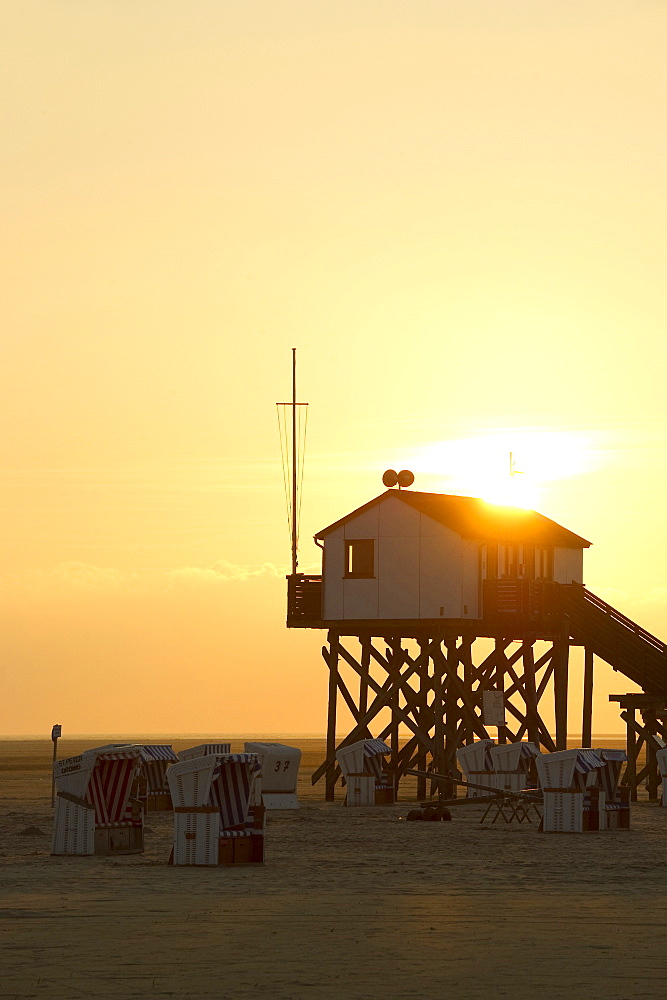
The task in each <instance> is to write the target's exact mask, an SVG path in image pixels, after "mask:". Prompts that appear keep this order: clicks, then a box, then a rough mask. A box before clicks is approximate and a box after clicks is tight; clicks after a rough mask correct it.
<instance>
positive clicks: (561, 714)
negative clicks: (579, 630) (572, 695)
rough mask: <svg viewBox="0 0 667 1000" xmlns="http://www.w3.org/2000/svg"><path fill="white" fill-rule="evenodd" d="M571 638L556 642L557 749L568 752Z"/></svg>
mask: <svg viewBox="0 0 667 1000" xmlns="http://www.w3.org/2000/svg"><path fill="white" fill-rule="evenodd" d="M569 655H570V643H569V638H568V637H567V636H566V637H565V638H562V639H557V640H556V641H555V642H554V664H555V666H554V709H555V716H556V747H557V748H558V749H559V750H567V682H568V666H569V664H568V659H569Z"/></svg>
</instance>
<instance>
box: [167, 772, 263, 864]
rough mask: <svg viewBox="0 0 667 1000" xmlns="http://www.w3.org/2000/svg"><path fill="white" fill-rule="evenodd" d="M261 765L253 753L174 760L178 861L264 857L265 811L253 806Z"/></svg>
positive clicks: (171, 781) (170, 774)
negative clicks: (175, 761) (255, 786)
mask: <svg viewBox="0 0 667 1000" xmlns="http://www.w3.org/2000/svg"><path fill="white" fill-rule="evenodd" d="M259 774H260V764H259V761H258V759H257V757H256V756H255V755H254V754H247V753H239V754H208V755H207V756H205V757H194V758H192V759H191V760H184V761H179V762H178V764H173V765H172V766H171V767H170V768H169V770H168V772H167V780H168V782H169V789H170V791H171V797H172V801H173V803H174V849H173V863H174V864H175V865H218V864H222V865H229V864H247V863H258V862H259V863H261V862H263V861H264V833H265V816H266V813H265V810H264V807H263V806H257V805H256V806H253V805H252V800H253V793H254V785H255V782H256V781H258V780H259Z"/></svg>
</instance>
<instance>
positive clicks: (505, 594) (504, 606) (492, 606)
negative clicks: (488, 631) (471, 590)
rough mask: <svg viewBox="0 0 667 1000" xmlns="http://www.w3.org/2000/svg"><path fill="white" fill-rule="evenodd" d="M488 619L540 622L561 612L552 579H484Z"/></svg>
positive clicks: (485, 612)
mask: <svg viewBox="0 0 667 1000" xmlns="http://www.w3.org/2000/svg"><path fill="white" fill-rule="evenodd" d="M483 588H484V619H485V620H488V619H494V618H506V617H507V618H509V617H511V618H512V619H522V620H524V621H539V620H541V619H544V618H548V617H550V616H551V615H553V614H555V613H557V611H558V609H557V607H556V604H555V594H554V584H553V583H551V582H550V581H548V580H544V581H541V580H539V581H538V580H484V585H483Z"/></svg>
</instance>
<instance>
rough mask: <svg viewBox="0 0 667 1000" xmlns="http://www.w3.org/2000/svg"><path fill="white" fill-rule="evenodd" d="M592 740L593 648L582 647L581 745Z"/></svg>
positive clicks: (586, 745) (587, 744) (589, 744)
mask: <svg viewBox="0 0 667 1000" xmlns="http://www.w3.org/2000/svg"><path fill="white" fill-rule="evenodd" d="M592 742H593V650H592V649H589V648H588V646H586V648H585V649H584V697H583V704H582V720H581V745H582V747H590V746H591V745H592Z"/></svg>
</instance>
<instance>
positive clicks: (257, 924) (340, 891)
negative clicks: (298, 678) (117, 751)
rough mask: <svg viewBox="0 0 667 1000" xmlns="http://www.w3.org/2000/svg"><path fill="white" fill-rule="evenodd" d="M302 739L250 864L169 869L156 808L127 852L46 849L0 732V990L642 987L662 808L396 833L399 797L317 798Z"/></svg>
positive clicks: (461, 815)
mask: <svg viewBox="0 0 667 1000" xmlns="http://www.w3.org/2000/svg"><path fill="white" fill-rule="evenodd" d="M84 742H85V741H84ZM192 742H193V741H192V740H186V741H184V742H183V745H192ZM180 743H181V741H178V740H175V741H174V745H175V746H176V747H177V748H178V747H179V746H180ZM302 743H303V745H304V750H305V753H304V763H303V765H302V775H301V789H300V790H301V797H302V807H301V809H300V810H299V811H298V812H294V813H273V814H271V815H270V817H269V823H268V831H267V862H266V865H264V866H262V867H259V866H258V867H254V866H249V867H239V868H212V869H182V868H181V869H176V868H170V867H168V866H167V865H166V860H167V857H168V854H169V848H170V838H171V815H170V814H164V813H162V814H150V815H149V817H148V821H147V827H148V830H147V833H146V845H147V846H146V851H145V853H144V854H143V855H130V856H123V857H117V858H107V857H92V858H72V859H66V858H52V857H50V854H49V850H50V845H49V837H50V830H51V808H50V785H49V781H48V778H49V774H48V758H47V761H46V766H45V760H44V751H45V749H46V750H47V751H48V749H50V744H48V741H42V742H41V743H38V742H37V741H35V743H34V744H33V743H31V742H30V741H4V742H3V744H2V748H3V751H4V752H3V755H2V762H3V763H2V767H3V770H2V779H3V789H2V791H3V797H2V803H3V805H2V814H1V817H0V829H1V834H2V839H1V847H0V852H1V855H2V856H1V857H0V864H1V867H2V884H3V887H4V888H3V902H2V913H1V918H2V919H1V928H2V943H3V951H4V961H3V970H4V971H3V976H2V980H1V981H0V995H1V996H3V997H8V998H16V1000H18V998H28V997H45V998H46V997H54V996H58V997H66V998H77V997H110V998H118V1000H121V998H122V1000H125V998H127V1000H130V998H136V997H146V996H149V997H172V996H174V997H179V998H192V1000H199V998H202V1000H203V998H225V1000H227V998H229V1000H245V998H250V997H257V996H267V997H272V998H276V1000H288V998H311V997H313V998H315V997H317V998H323V1000H334V998H337V1000H338V998H354V1000H357V998H358V1000H365V998H369V997H372V998H375V997H378V998H380V997H382V998H385V997H389V998H397V1000H398V998H401V1000H402V998H406V1000H407V998H410V1000H415V998H429V1000H430V998H439V997H453V998H457V1000H459V998H461V1000H463V998H466V1000H467V998H480V1000H481V998H488V997H489V996H499V997H511V998H513V1000H524V998H525V1000H528V998H536V997H537V998H545V1000H546V998H561V997H562V998H565V997H568V998H579V997H582V998H583V997H586V998H603V997H604V998H608V1000H626V998H636V997H649V996H651V997H656V996H660V995H662V992H663V990H664V987H663V980H664V978H665V973H666V971H667V969H666V966H667V960H666V959H665V957H664V956H665V952H664V943H663V933H664V930H665V927H666V926H667V858H666V852H665V845H666V843H667V810H663V809H660V808H658V807H656V806H655V805H651V804H649V803H647V802H640V803H638V804H637V805H636V807H634V809H633V814H632V823H633V829H632V830H630V831H614V832H607V833H603V834H589V835H580V836H577V835H542V834H538V832H537V828H536V825H535V824H533V825H526V824H523V825H517V824H512V825H505V824H498V823H496V824H495V825H491V824H488V823H486V824H484V825H481V824H480V818H481V815H482V810H483V807H481V806H463V807H457V808H456V810H455V811H454V819H453V821H452V822H451V823H407V822H405V815H406V813H407V810H408V808H410V802H409V801H408V800H407V799H405V800H404V801H401V802H399V803H398V804H397V805H395V806H390V807H384V808H378V809H355V810H348V809H345V808H343V807H342V805H341V801H338V802H336V803H333V804H325V803H324V802H322V801H321V794H322V793H321V791H320V790H319V789H317V790H312V789H311V788H310V782H309V774H310V773H311V772H312V770H313V768H314V767H315V766H316V764H317V763H318V762H319V760H320V759H321V756H320V754H321V741H302ZM88 745H95V742H94V741H92V742H91V741H88ZM72 749H73V742H72V741H70V743H69V745H66V744H65V741H63V752H62V754H61V753H59V756H65V755H66V754H67V753H69V752H70V751H71V750H72ZM408 791H409V789H408V788H407V787H406V792H405V794H406V795H407V794H408ZM30 828H36V830H37V831H41V832H33V833H26V832H25V831H26V830H29V829H30Z"/></svg>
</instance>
